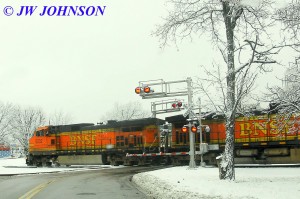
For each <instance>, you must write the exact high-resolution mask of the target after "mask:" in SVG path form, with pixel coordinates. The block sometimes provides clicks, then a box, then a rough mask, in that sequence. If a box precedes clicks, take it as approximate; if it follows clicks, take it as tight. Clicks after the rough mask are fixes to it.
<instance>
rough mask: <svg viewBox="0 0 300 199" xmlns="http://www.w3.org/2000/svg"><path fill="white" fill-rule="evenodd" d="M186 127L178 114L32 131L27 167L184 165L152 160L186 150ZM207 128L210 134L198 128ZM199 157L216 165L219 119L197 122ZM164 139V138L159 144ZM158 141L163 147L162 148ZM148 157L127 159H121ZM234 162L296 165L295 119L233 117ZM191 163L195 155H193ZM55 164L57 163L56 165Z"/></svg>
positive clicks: (298, 133) (299, 132) (221, 138)
mask: <svg viewBox="0 0 300 199" xmlns="http://www.w3.org/2000/svg"><path fill="white" fill-rule="evenodd" d="M166 121H167V122H169V123H171V124H172V130H171V132H170V133H168V134H167V135H166V134H162V133H161V132H162V131H161V129H160V126H161V125H163V124H164V123H165V122H166ZM186 124H187V118H185V117H183V116H182V115H177V116H171V117H167V118H166V119H165V121H164V120H161V119H157V118H144V119H135V120H125V121H114V120H111V121H108V122H107V124H105V125H93V124H90V123H83V124H71V125H60V126H45V127H40V128H38V129H37V130H36V132H35V133H34V135H33V137H32V138H31V139H30V141H29V155H28V156H27V164H28V165H37V166H47V165H51V164H52V163H56V162H57V160H58V157H60V156H70V155H71V156H78V155H84V156H88V155H100V156H99V158H100V157H101V161H102V163H103V164H109V163H110V164H112V165H119V164H124V165H132V164H139V165H143V164H146V163H153V164H159V163H161V162H162V161H163V162H164V163H173V164H175V165H181V164H186V163H187V162H188V161H189V156H188V155H181V156H157V155H156V154H157V153H162V152H163V153H165V152H169V153H173V152H188V151H189V135H188V133H184V132H182V131H181V128H182V127H183V126H184V125H186ZM206 126H209V127H210V132H205V130H204V128H205V127H206ZM202 129H203V130H202V138H203V142H205V143H207V144H208V149H209V151H208V153H206V154H204V160H205V162H206V163H207V164H216V157H217V156H218V155H220V154H221V153H222V151H223V149H224V146H225V138H226V133H225V122H224V118H217V117H213V115H208V116H207V117H206V118H204V119H203V120H202ZM163 137H167V138H168V139H163ZM163 142H164V143H163ZM195 143H196V145H195V146H196V151H198V150H200V149H199V148H200V147H199V143H200V133H199V132H198V133H195ZM150 153H151V154H153V155H150V156H144V155H141V156H130V157H126V154H150ZM235 155H236V157H235V161H236V163H278V164H280V163H300V118H299V116H298V117H296V116H289V117H288V118H285V117H284V116H279V115H276V114H265V115H256V116H249V117H238V118H236V122H235ZM196 161H200V156H199V155H196ZM58 164H59V162H58Z"/></svg>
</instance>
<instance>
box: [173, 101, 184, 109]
mask: <svg viewBox="0 0 300 199" xmlns="http://www.w3.org/2000/svg"><path fill="white" fill-rule="evenodd" d="M181 107H182V102H177V103H172V108H181Z"/></svg>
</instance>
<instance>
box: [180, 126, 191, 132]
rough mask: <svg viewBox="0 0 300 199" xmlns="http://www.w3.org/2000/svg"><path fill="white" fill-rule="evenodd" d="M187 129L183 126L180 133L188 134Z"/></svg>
mask: <svg viewBox="0 0 300 199" xmlns="http://www.w3.org/2000/svg"><path fill="white" fill-rule="evenodd" d="M188 130H189V129H188V127H186V126H183V127H182V128H181V131H182V132H183V133H187V132H188Z"/></svg>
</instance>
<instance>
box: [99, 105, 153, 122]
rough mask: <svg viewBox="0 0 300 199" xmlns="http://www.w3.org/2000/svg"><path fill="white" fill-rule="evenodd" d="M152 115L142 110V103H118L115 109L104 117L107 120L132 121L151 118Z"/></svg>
mask: <svg viewBox="0 0 300 199" xmlns="http://www.w3.org/2000/svg"><path fill="white" fill-rule="evenodd" d="M150 116H151V114H150V113H149V112H147V111H145V110H144V109H143V108H142V105H141V103H140V102H128V103H126V104H119V103H116V104H115V105H114V108H113V109H112V110H111V111H110V112H108V113H106V114H105V115H104V116H103V119H106V120H130V119H138V118H145V117H150Z"/></svg>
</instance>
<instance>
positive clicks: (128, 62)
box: [0, 0, 276, 123]
mask: <svg viewBox="0 0 300 199" xmlns="http://www.w3.org/2000/svg"><path fill="white" fill-rule="evenodd" d="M57 2H60V3H57ZM164 2H165V1H164V0H105V1H104V0H103V1H100V0H97V1H96V0H86V1H83V0H81V1H79V0H76V1H75V0H73V1H72V0H64V1H53V0H52V1H37V0H30V1H22V5H26V6H27V5H38V6H44V5H85V6H89V5H101V6H103V5H105V6H106V9H105V14H104V16H98V17H87V16H84V17H74V16H70V17H57V16H53V17H40V16H26V17H25V16H20V17H17V16H10V17H8V16H5V15H4V14H3V12H2V10H3V7H4V6H6V5H11V6H15V7H14V8H15V9H17V5H18V3H17V2H12V1H8V0H4V1H1V3H0V11H1V12H0V30H1V37H0V56H1V58H0V68H1V71H0V93H1V98H0V100H1V101H3V102H12V103H14V104H19V105H22V106H23V105H24V106H38V107H41V108H42V109H43V110H44V111H45V112H46V113H52V112H55V111H63V112H65V113H68V114H70V115H71V116H72V117H73V122H94V123H96V122H98V121H99V119H100V118H101V116H102V115H103V114H104V113H106V112H107V111H109V110H110V109H112V108H113V105H114V103H116V102H119V103H126V102H130V101H137V100H138V101H141V102H142V104H143V105H144V106H145V107H144V108H145V109H149V108H150V102H151V100H142V99H141V98H140V97H139V96H137V95H136V94H135V93H134V88H135V87H136V86H138V82H139V81H142V80H152V79H164V80H166V81H170V80H181V79H186V78H187V77H195V76H199V74H198V73H199V67H200V66H201V65H205V66H209V65H210V64H211V63H212V60H213V58H214V57H216V56H219V54H217V53H215V52H214V51H213V50H212V47H211V45H210V43H209V41H206V38H199V39H198V38H195V40H194V41H193V42H190V41H184V42H182V43H179V44H178V48H176V47H175V45H172V46H170V47H167V48H165V49H164V50H161V49H160V48H159V44H160V43H159V41H158V38H156V37H153V36H151V32H152V31H154V30H155V26H156V25H157V24H161V23H162V17H163V16H166V13H167V12H166V6H165V5H164ZM13 3H14V4H13ZM19 5H20V3H19ZM40 9H41V8H40ZM272 76H273V77H275V76H276V74H273V75H272Z"/></svg>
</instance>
